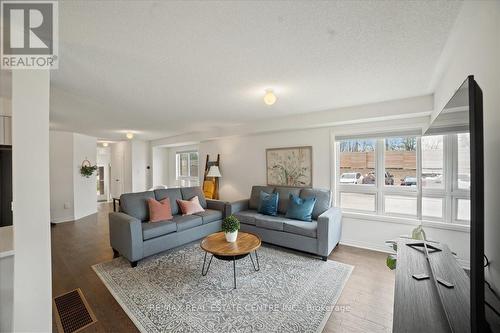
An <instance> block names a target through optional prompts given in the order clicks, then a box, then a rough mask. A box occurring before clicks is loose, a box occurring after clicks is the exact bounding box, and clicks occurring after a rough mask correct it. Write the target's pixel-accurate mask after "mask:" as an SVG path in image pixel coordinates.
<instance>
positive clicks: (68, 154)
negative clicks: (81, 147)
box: [50, 131, 75, 223]
mask: <svg viewBox="0 0 500 333" xmlns="http://www.w3.org/2000/svg"><path fill="white" fill-rule="evenodd" d="M73 173H74V165H73V133H70V132H59V131H50V221H51V222H53V223H58V222H65V221H72V220H74V219H75V214H74V208H73V202H74V194H73V188H74V186H73Z"/></svg>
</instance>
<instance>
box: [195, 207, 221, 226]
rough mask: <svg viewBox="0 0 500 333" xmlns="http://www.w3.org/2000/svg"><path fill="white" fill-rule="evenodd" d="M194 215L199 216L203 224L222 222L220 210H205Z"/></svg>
mask: <svg viewBox="0 0 500 333" xmlns="http://www.w3.org/2000/svg"><path fill="white" fill-rule="evenodd" d="M194 215H196V216H200V217H201V219H202V220H203V224H207V223H210V222H215V221H219V220H222V212H221V211H220V210H214V209H206V210H205V211H204V212H199V213H195V214H194Z"/></svg>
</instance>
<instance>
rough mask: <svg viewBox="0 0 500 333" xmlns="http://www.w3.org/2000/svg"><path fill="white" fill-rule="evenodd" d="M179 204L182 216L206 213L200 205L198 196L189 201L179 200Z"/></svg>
mask: <svg viewBox="0 0 500 333" xmlns="http://www.w3.org/2000/svg"><path fill="white" fill-rule="evenodd" d="M177 203H178V204H179V207H180V208H181V212H182V215H193V214H194V213H200V212H204V211H205V210H204V209H203V207H201V205H200V201H199V200H198V196H195V197H192V198H191V199H189V200H179V199H177Z"/></svg>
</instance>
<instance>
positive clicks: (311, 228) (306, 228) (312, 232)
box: [283, 220, 318, 238]
mask: <svg viewBox="0 0 500 333" xmlns="http://www.w3.org/2000/svg"><path fill="white" fill-rule="evenodd" d="M317 229H318V223H317V222H316V221H312V222H302V221H292V220H288V221H285V223H284V225H283V231H284V232H289V233H291V234H296V235H301V236H306V237H311V238H317Z"/></svg>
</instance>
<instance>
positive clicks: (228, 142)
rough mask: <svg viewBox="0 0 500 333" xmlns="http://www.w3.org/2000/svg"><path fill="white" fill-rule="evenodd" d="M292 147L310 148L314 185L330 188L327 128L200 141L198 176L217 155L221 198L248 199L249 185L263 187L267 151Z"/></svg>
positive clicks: (328, 134) (328, 136)
mask: <svg viewBox="0 0 500 333" xmlns="http://www.w3.org/2000/svg"><path fill="white" fill-rule="evenodd" d="M293 146H312V147H313V152H312V154H313V186H314V187H320V188H328V189H329V188H330V184H331V179H330V160H331V157H330V129H329V128H318V129H308V130H298V131H286V132H277V133H268V134H259V135H247V136H241V137H230V138H224V139H219V140H214V141H207V142H202V143H200V145H199V152H200V166H201V168H200V177H201V176H202V175H203V169H204V166H205V158H206V155H207V154H210V158H211V160H214V159H215V158H216V157H217V154H220V158H221V161H220V164H221V166H220V170H221V174H222V178H220V190H219V191H220V198H221V200H230V201H231V200H238V199H243V198H248V197H249V196H250V190H251V187H252V185H265V184H266V148H280V147H293Z"/></svg>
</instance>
